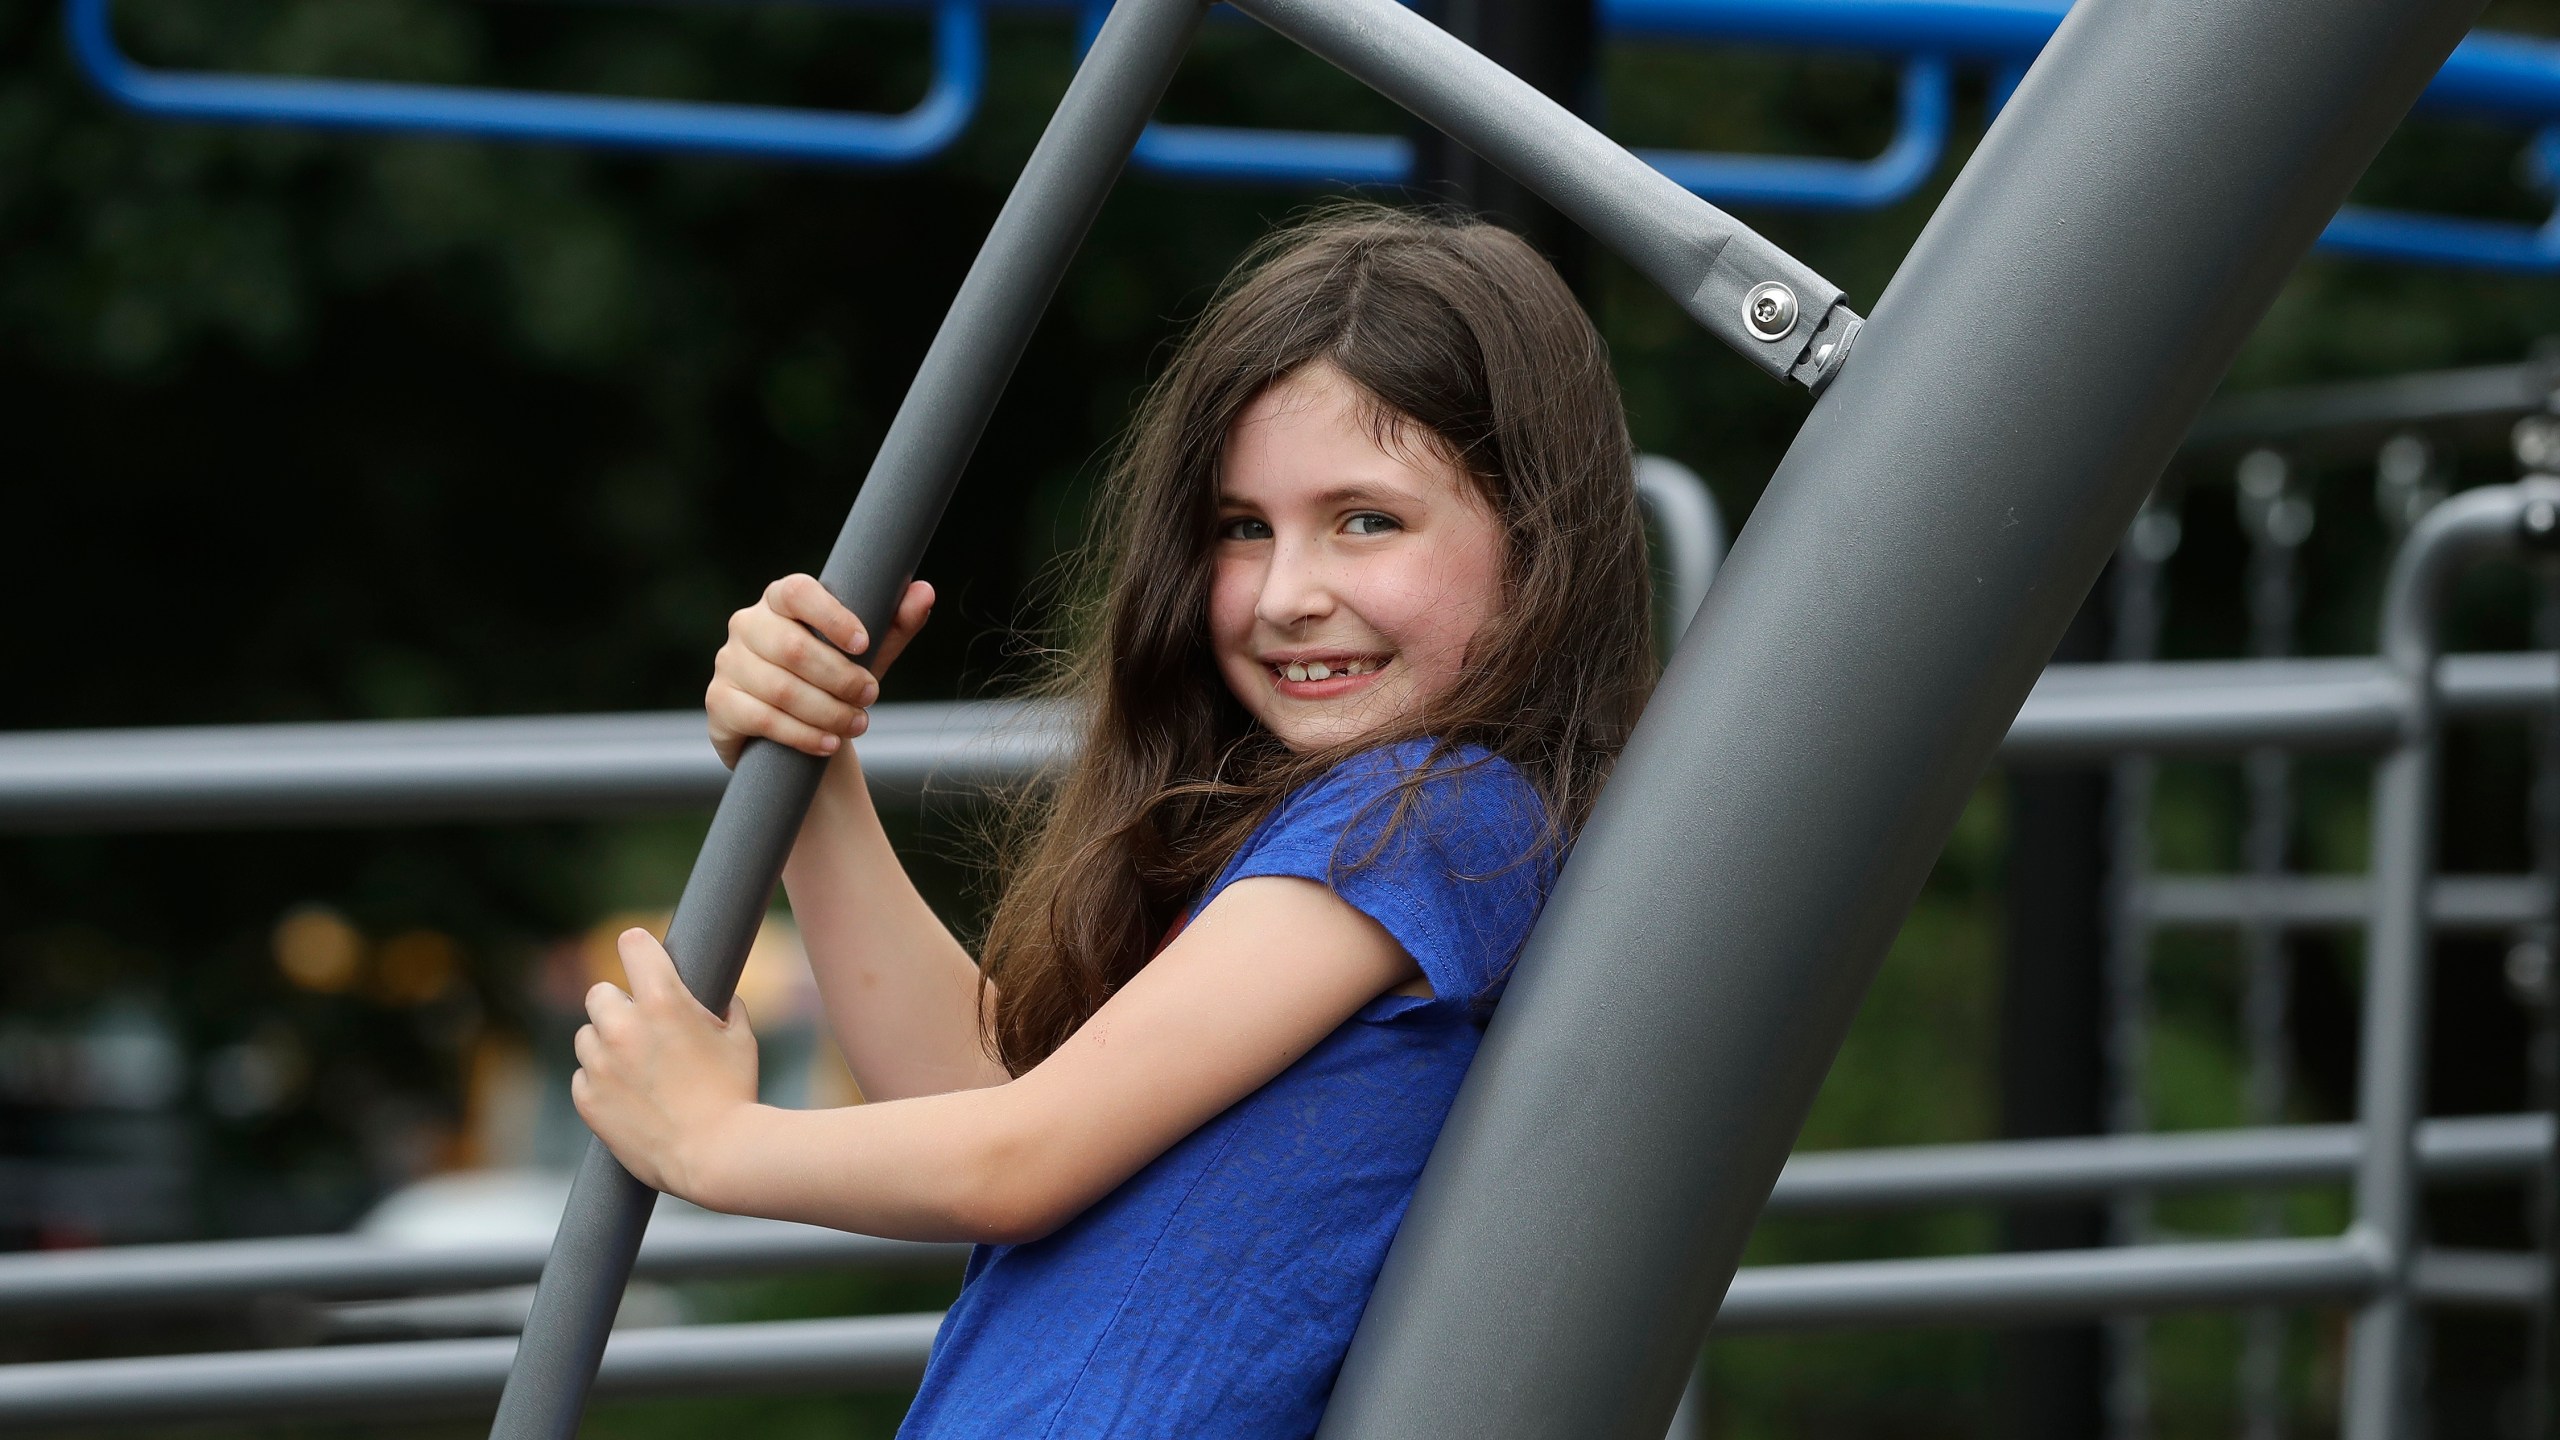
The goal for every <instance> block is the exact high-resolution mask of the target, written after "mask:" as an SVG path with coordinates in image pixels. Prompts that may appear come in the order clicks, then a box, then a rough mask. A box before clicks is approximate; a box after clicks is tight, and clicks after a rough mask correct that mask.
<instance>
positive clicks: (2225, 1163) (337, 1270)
mask: <svg viewBox="0 0 2560 1440" xmlns="http://www.w3.org/2000/svg"><path fill="white" fill-rule="evenodd" d="M2551 1145H2552V1122H2551V1117H2550V1116H2548V1115H2540V1114H2529V1115H2491V1116H2473V1117H2465V1118H2461V1119H2446V1120H2432V1121H2429V1122H2427V1124H2426V1125H2425V1126H2424V1127H2423V1128H2422V1129H2421V1130H2420V1131H2419V1134H2418V1155H2419V1161H2420V1163H2421V1165H2422V1166H2423V1167H2424V1169H2425V1171H2426V1174H2427V1177H2428V1178H2429V1179H2430V1180H2432V1181H2435V1182H2437V1183H2440V1184H2462V1183H2479V1182H2485V1181H2501V1180H2515V1179H2520V1178H2523V1177H2526V1176H2530V1175H2532V1174H2534V1173H2536V1172H2537V1171H2538V1170H2539V1169H2540V1167H2541V1166H2542V1165H2543V1164H2544V1163H2545V1162H2546V1161H2547V1159H2548V1157H2549V1155H2550V1153H2551ZM2360 1153H2361V1151H2360V1140H2359V1137H2358V1135H2357V1132H2356V1130H2355V1128H2354V1127H2353V1126H2349V1125H2301V1126H2286V1127H2282V1128H2276V1129H2264V1130H2222V1131H2209V1132H2202V1133H2192V1134H2166V1135H2116V1136H2097V1137H2091V1138H2087V1139H2061V1140H2026V1141H2011V1142H2004V1143H1998V1144H1979V1145H1913V1146H1900V1147H1895V1148H1891V1149H1881V1150H1854V1151H1828V1152H1822V1151H1817V1152H1812V1153H1807V1154H1801V1155H1798V1156H1796V1157H1795V1158H1794V1159H1792V1160H1790V1161H1789V1162H1787V1168H1786V1170H1785V1172H1784V1173H1783V1174H1782V1175H1781V1176H1780V1177H1779V1179H1778V1188H1777V1191H1776V1193H1775V1194H1773V1195H1772V1196H1771V1197H1770V1201H1769V1213H1771V1214H1773V1215H1826V1214H1845V1213H1853V1212H1867V1211H1878V1210H1893V1209H1910V1208H1917V1207H1925V1206H1954V1205H2003V1204H2018V1203H2028V1202H2041V1201H2050V1200H2070V1199H2080V1198H2086V1197H2090V1196H2100V1195H2110V1194H2119V1193H2124V1192H2127V1191H2136V1190H2150V1191H2165V1190H2204V1189H2217V1188H2240V1187H2247V1186H2294V1185H2314V1184H2336V1183H2341V1182H2343V1181H2345V1180H2346V1179H2347V1178H2348V1177H2349V1176H2350V1175H2351V1174H2352V1173H2353V1172H2354V1169H2355V1163H2356V1160H2357V1157H2358V1155H2359V1154H2360ZM966 1248H967V1247H965V1246H959V1245H919V1244H911V1243H908V1242H905V1241H898V1240H879V1239H874V1238H872V1237H870V1236H866V1235H851V1234H847V1233H845V1232H843V1231H838V1230H828V1229H825V1228H823V1227H819V1226H814V1225H791V1224H785V1223H783V1222H780V1221H771V1220H736V1219H728V1218H720V1219H713V1220H703V1219H690V1220H687V1221H685V1222H683V1223H663V1224H661V1225H659V1226H656V1227H653V1228H652V1229H651V1230H650V1233H649V1238H648V1239H647V1240H646V1241H644V1242H643V1243H642V1245H641V1248H640V1261H639V1265H638V1267H637V1269H638V1273H640V1274H644V1275H649V1276H653V1277H656V1278H659V1279H674V1278H681V1277H688V1276H692V1277H702V1276H713V1275H725V1276H739V1275H752V1274H775V1273H795V1272H801V1271H810V1270H844V1269H871V1268H884V1267H952V1268H956V1267H957V1266H958V1265H959V1263H960V1261H961V1259H962V1257H963V1255H964V1254H965V1253H966ZM545 1249H546V1246H545V1243H544V1242H543V1240H542V1237H539V1236H535V1237H528V1238H524V1239H512V1240H492V1241H479V1242H474V1243H471V1244H466V1245H432V1246H430V1245H420V1244H399V1243H394V1242H390V1241H384V1240H378V1239H373V1238H370V1237H367V1236H362V1235H316V1236H297V1237H292V1238H286V1239H273V1240H232V1241H213V1242H204V1243H195V1244H185V1245H130V1246H117V1247H111V1248H105V1249H97V1250H58V1251H42V1252H31V1253H25V1254H17V1255H0V1319H16V1320H30V1319H51V1318H53V1317H56V1316H64V1315H74V1314H100V1313H106V1312H113V1311H120V1310H143V1309H178V1308H190V1307H195V1306H204V1305H223V1304H237V1303H239V1302H241V1301H244V1300H247V1299H251V1298H254V1297H258V1296H264V1295H301V1296H309V1297H315V1298H321V1297H346V1296H359V1295H364V1296H372V1295H392V1294H405V1293H413V1292H425V1291H437V1290H464V1289H474V1288H479V1287H483V1286H497V1285H513V1284H521V1283H523V1282H525V1281H528V1280H531V1279H532V1278H533V1277H534V1276H535V1274H536V1273H538V1272H539V1271H540V1270H541V1268H542V1259H543V1255H544V1252H545ZM0 1373H5V1372H0Z"/></svg>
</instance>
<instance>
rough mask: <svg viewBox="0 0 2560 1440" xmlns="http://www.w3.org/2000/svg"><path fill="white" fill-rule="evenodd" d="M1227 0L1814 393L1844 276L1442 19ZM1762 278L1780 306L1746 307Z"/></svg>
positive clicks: (1828, 365)
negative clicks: (1478, 159) (1671, 173)
mask: <svg viewBox="0 0 2560 1440" xmlns="http://www.w3.org/2000/svg"><path fill="white" fill-rule="evenodd" d="M1234 3H1235V7H1236V8H1237V9H1239V10H1241V11H1243V12H1244V13H1245V14H1247V15H1250V16H1252V17H1253V18H1254V19H1256V20H1259V21H1261V22H1262V23H1263V24H1265V25H1268V26H1270V27H1271V28H1272V29H1274V30H1276V31H1278V32H1280V33H1281V34H1283V35H1286V36H1288V37H1289V38H1290V39H1292V40H1295V41H1297V42H1298V43H1299V44H1300V45H1303V46H1305V47H1306V48H1307V49H1308V50H1310V51H1313V52H1314V53H1315V54H1316V55H1318V56H1320V57H1322V58H1323V59H1326V60H1329V61H1331V62H1332V63H1333V64H1335V65H1337V66H1339V67H1341V69H1342V70H1343V71H1344V72H1346V73H1348V74H1350V75H1351V76H1353V77H1354V78H1356V79H1359V80H1361V81H1363V82H1365V83H1366V84H1367V85H1368V86H1369V87H1370V88H1371V89H1374V90H1376V91H1377V92H1378V93H1379V94H1381V95H1384V96H1385V97H1386V98H1388V99H1389V100H1392V101H1394V102H1396V103H1397V104H1399V105H1402V106H1403V107H1405V108H1406V109H1407V110H1410V111H1412V112H1413V113H1414V115H1416V116H1417V117H1419V118H1420V119H1422V120H1424V121H1426V122H1427V123H1429V124H1432V125H1436V126H1438V127H1439V128H1440V129H1442V130H1444V131H1446V132H1448V134H1449V137H1450V138H1451V139H1453V140H1456V141H1457V142H1458V143H1460V144H1462V145H1464V146H1466V147H1467V148H1468V149H1469V150H1472V151H1474V152H1475V153H1476V154H1478V155H1481V156H1483V157H1484V158H1485V159H1486V160H1487V161H1488V162H1490V163H1492V164H1494V165H1496V166H1498V167H1500V168H1501V169H1502V170H1504V171H1506V172H1507V173H1509V174H1510V175H1511V177H1512V178H1513V179H1515V180H1518V181H1519V182H1520V183H1521V184H1523V185H1526V186H1527V187H1529V189H1531V190H1532V191H1534V192H1536V193H1537V195H1538V196H1539V198H1541V199H1543V200H1545V201H1546V202H1547V203H1548V204H1550V205H1553V206H1555V207H1556V208H1557V209H1558V210H1560V211H1562V212H1564V214H1565V215H1566V216H1568V217H1570V218H1571V219H1572V220H1573V221H1574V222H1575V223H1576V224H1578V225H1580V226H1582V227H1583V228H1584V229H1585V230H1588V231H1590V232H1591V234H1592V236H1593V237H1594V238H1596V239H1598V240H1599V241H1600V242H1601V243H1603V244H1605V245H1608V246H1609V247H1610V248H1611V249H1614V250H1616V251H1617V252H1618V254H1619V255H1620V256H1622V257H1623V258H1625V260H1626V261H1627V262H1628V263H1629V264H1631V265H1633V266H1634V267H1635V268H1636V269H1637V270H1639V271H1641V272H1643V273H1644V274H1645V275H1646V276H1647V277H1648V278H1650V279H1651V280H1652V281H1653V282H1654V283H1655V284H1657V285H1660V286H1661V287H1662V288H1663V291H1664V293H1666V294H1668V295H1669V296H1670V297H1671V298H1672V300H1673V301H1674V302H1676V303H1677V304H1679V305H1680V306H1681V308H1683V309H1684V310H1686V311H1688V312H1689V316H1690V318H1691V319H1693V320H1695V321H1697V322H1698V324H1699V325H1701V326H1702V327H1704V328H1705V329H1706V331H1707V332H1708V333H1709V334H1711V335H1713V336H1715V337H1716V338H1717V339H1719V340H1721V341H1723V342H1724V343H1725V344H1726V345H1727V346H1728V347H1730V348H1731V349H1732V350H1733V351H1734V353H1736V354H1738V355H1740V356H1742V357H1743V358H1744V359H1746V360H1749V361H1750V362H1751V363H1752V364H1754V365H1757V366H1759V367H1760V368H1761V369H1762V370H1765V371H1767V372H1768V373H1769V374H1771V375H1775V376H1779V377H1781V378H1786V379H1793V380H1796V381H1798V382H1800V383H1802V384H1803V385H1805V386H1806V387H1808V388H1810V389H1813V390H1816V391H1819V390H1821V389H1822V387H1823V386H1825V385H1826V384H1828V383H1829V382H1830V379H1831V377H1832V376H1833V375H1834V374H1836V373H1838V370H1839V366H1840V363H1841V361H1842V360H1843V359H1844V358H1846V356H1847V355H1848V352H1849V345H1850V342H1851V340H1852V339H1853V338H1854V337H1855V335H1856V333H1857V329H1858V326H1859V324H1860V323H1861V322H1860V320H1859V318H1858V315H1857V312H1856V311H1854V310H1851V309H1850V308H1849V307H1848V305H1847V304H1846V303H1845V301H1844V299H1843V297H1842V295H1841V292H1840V287H1838V286H1836V285H1834V284H1832V283H1831V282H1830V281H1828V280H1825V279H1823V278H1822V277H1821V276H1820V275H1817V274H1815V273H1814V271H1813V270H1812V268H1811V267H1809V266H1807V265H1805V264H1804V263H1803V262H1801V261H1799V260H1797V259H1796V258H1795V257H1794V256H1792V255H1789V254H1788V253H1787V252H1786V251H1784V250H1782V249H1779V248H1778V247H1777V246H1775V245H1772V244H1770V243H1769V242H1768V241H1767V240H1765V239H1763V238H1762V237H1761V236H1759V235H1758V234H1756V233H1754V232H1753V231H1752V230H1751V229H1750V228H1749V227H1748V226H1745V225H1744V224H1742V222H1740V221H1738V220H1736V219H1734V218H1733V217H1732V216H1730V215H1727V214H1726V213H1724V212H1723V211H1722V210H1719V209H1717V208H1716V207H1715V206H1713V205H1710V204H1708V203H1707V202H1706V201H1704V200H1701V199H1699V198H1698V197H1697V196H1695V195H1692V194H1690V193H1689V192H1688V191H1686V190H1683V189H1681V188H1680V187H1679V186H1678V185H1675V184H1673V183H1672V182H1671V181H1670V180H1668V179H1666V178H1664V176H1663V175H1662V174H1661V173H1660V172H1659V171H1657V170H1655V169H1653V167H1651V166H1649V165H1647V164H1645V163H1644V162H1643V161H1642V160H1639V159H1637V158H1636V157H1635V156H1634V155H1632V154H1630V153H1628V152H1627V151H1626V150H1625V149H1624V148H1623V147H1621V146H1620V145H1618V144H1617V142H1615V141H1613V140H1611V139H1610V138H1609V137H1607V136H1606V135H1603V134H1601V133H1600V132H1599V131H1598V130H1595V129H1593V128H1592V127H1591V125H1590V124H1589V122H1587V121H1585V120H1583V119H1582V117H1580V116H1578V115H1576V114H1574V113H1573V112H1572V111H1570V110H1567V109H1566V108H1564V107H1563V106H1562V105H1560V104H1557V103H1556V102H1555V101H1554V100H1551V99H1549V98H1548V97H1547V96H1545V95H1542V94H1540V93H1539V92H1538V89H1537V87H1535V86H1533V85H1531V84H1530V83H1529V82H1527V81H1525V80H1523V79H1521V78H1520V77H1518V76H1516V75H1514V74H1512V73H1511V72H1509V71H1507V70H1505V69H1503V68H1502V67H1501V66H1499V65H1496V64H1494V63H1493V62H1492V61H1490V60H1488V59H1486V58H1485V57H1484V56H1482V55H1479V54H1477V53H1476V52H1475V51H1473V50H1470V49H1468V48H1467V47H1466V46H1465V45H1464V44H1463V43H1461V42H1460V41H1459V40H1458V39H1457V38H1456V37H1454V36H1452V35H1450V34H1449V33H1448V32H1447V31H1445V30H1442V29H1440V28H1439V27H1437V26H1435V25H1433V24H1432V23H1431V22H1430V21H1428V20H1425V19H1423V18H1422V17H1421V16H1419V15H1416V14H1414V13H1413V12H1412V11H1410V10H1407V9H1405V8H1404V7H1403V6H1402V5H1399V4H1397V3H1396V0H1234ZM1771 285H1775V286H1779V287H1782V293H1783V294H1784V296H1785V303H1784V306H1783V307H1782V308H1783V314H1781V310H1780V308H1771V309H1768V310H1766V311H1764V312H1762V314H1763V316H1764V317H1765V319H1755V318H1754V316H1753V314H1752V313H1750V312H1752V311H1753V310H1754V308H1755V307H1756V306H1758V305H1759V303H1760V301H1761V299H1762V298H1763V297H1764V296H1766V295H1768V294H1769V293H1771V292H1768V291H1766V290H1765V289H1764V287H1767V286H1771ZM1781 321H1782V322H1783V323H1781ZM1664 1417H1665V1419H1668V1418H1669V1412H1668V1411H1665V1412H1664ZM1656 1434H1657V1435H1658V1434H1659V1427H1656Z"/></svg>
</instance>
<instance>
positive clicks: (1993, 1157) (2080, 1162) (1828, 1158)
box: [1768, 1114, 2552, 1215]
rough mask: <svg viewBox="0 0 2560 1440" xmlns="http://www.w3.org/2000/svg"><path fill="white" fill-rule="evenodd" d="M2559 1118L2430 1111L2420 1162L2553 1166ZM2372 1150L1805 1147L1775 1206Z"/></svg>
mask: <svg viewBox="0 0 2560 1440" xmlns="http://www.w3.org/2000/svg"><path fill="white" fill-rule="evenodd" d="M2551 1144H2552V1121H2551V1117H2550V1116H2548V1115H2542V1114H2526V1115H2482V1116H2466V1117H2463V1118H2459V1119H2445V1120H2430V1121H2427V1122H2426V1123H2425V1124H2424V1125H2422V1126H2420V1127H2419V1129H2418V1161H2419V1164H2420V1165H2421V1166H2422V1167H2423V1169H2424V1170H2425V1173H2426V1176H2427V1178H2428V1179H2429V1180H2431V1181H2434V1182H2436V1183H2439V1184H2450V1183H2476V1182H2481V1181H2491V1180H2508V1179H2519V1178H2522V1177H2525V1176H2529V1175H2532V1174H2535V1173H2536V1172H2538V1171H2539V1170H2540V1169H2541V1168H2542V1167H2543V1166H2544V1165H2545V1164H2547V1163H2549V1159H2550V1155H2551ZM2363 1153H2364V1143H2363V1139H2362V1137H2361V1135H2360V1133H2359V1132H2358V1130H2357V1128H2356V1127H2355V1126H2353V1125H2284V1126H2272V1127H2268V1128H2264V1129H2247V1130H2206V1131H2191V1132H2185V1133H2178V1132H2171V1133H2166V1134H2139V1135H2100V1136H2089V1137H2070V1138H2065V1139H2058V1140H2006V1141H1997V1142H1987V1143H1983V1144H1973V1145H1910V1146H1896V1147H1893V1148H1889V1149H1878V1150H1838V1151H1812V1152H1800V1153H1798V1154H1797V1155H1795V1156H1794V1157H1793V1158H1791V1159H1789V1160H1788V1161H1787V1166H1786V1169H1785V1170H1783V1171H1781V1172H1780V1173H1779V1176H1778V1186H1777V1189H1776V1190H1775V1191H1774V1192H1772V1193H1771V1195H1770V1196H1769V1208H1768V1213H1769V1214H1772V1215H1819V1214H1840V1213H1846V1212H1852V1211H1874V1210H1885V1209H1910V1208H1917V1207H1922V1206H1930V1205H2003V1204H2021V1203H2031V1202H2041V1201H2049V1200H2077V1199H2086V1198H2091V1197H2095V1196H2102V1195H2117V1194H2126V1193H2132V1192H2141V1191H2166V1190H2212V1189H2240V1188H2247V1187H2276V1186H2295V1185H2320V1184H2338V1183H2343V1182H2344V1181H2346V1180H2347V1179H2348V1178H2350V1177H2351V1176H2352V1175H2353V1174H2354V1173H2355V1166H2356V1161H2357V1159H2358V1158H2359V1157H2360V1156H2361V1155H2362V1154H2363Z"/></svg>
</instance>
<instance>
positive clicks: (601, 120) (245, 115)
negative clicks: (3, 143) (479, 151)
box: [63, 0, 987, 165]
mask: <svg viewBox="0 0 2560 1440" xmlns="http://www.w3.org/2000/svg"><path fill="white" fill-rule="evenodd" d="M110 3H111V0H66V4H65V7H64V11H63V26H64V29H65V30H66V32H68V35H69V37H70V42H71V54H72V57H73V59H74V61H75V62H76V63H77V64H78V65H79V67H80V70H81V72H82V73H83V74H85V75H87V76H88V77H89V79H90V81H91V83H93V84H95V85H96V86H97V87H98V89H99V90H101V91H103V92H105V94H106V95H107V96H109V97H110V98H112V99H114V100H115V101H117V102H118V103H120V104H123V105H125V106H128V107H130V108H132V109H135V110H138V111H141V112H142V113H144V114H146V115H158V116H164V117H168V118H171V119H181V120H228V121H245V122H250V123H255V124H275V125H314V126H321V127H324V128H330V129H344V130H394V131H409V132H415V133H422V134H439V135H471V136H480V137H485V138H490V139H500V140H531V141H557V142H565V143H569V144H579V145H601V146H611V147H615V148H623V149H652V150H691V151H707V152H713V153H722V154H737V155H772V156H782V157H786V158H790V159H798V160H819V161H830V162H835V163H839V164H856V165H885V164H901V163H908V162H913V161H918V160H923V159H927V158H929V157H931V156H933V155H935V154H937V153H939V152H940V151H942V150H943V149H945V148H946V147H948V146H949V145H950V144H951V142H952V141H953V140H955V139H957V138H958V137H959V135H960V132H961V131H962V130H963V129H965V128H966V127H967V126H968V123H969V117H970V115H971V114H972V112H974V111H975V110H976V109H977V106H978V95H979V92H980V91H981V90H982V89H983V88H984V84H985V79H986V68H987V67H986V41H985V37H984V34H983V31H982V29H981V25H980V21H979V15H978V7H977V3H976V0H938V3H937V4H936V5H935V6H934V77H933V85H932V87H931V88H930V89H928V90H927V91H926V92H925V97H924V99H923V100H922V101H920V102H918V103H917V105H916V107H915V108H914V109H912V110H909V111H907V112H906V113H904V114H901V115H860V114H830V113H827V112H825V111H819V110H794V109H785V108H782V107H778V106H768V105H727V104H708V103H701V102H694V101H683V100H639V99H629V98H623V97H616V96H605V95H563V94H555V93H547V92H543V91H527V90H489V89H477V88H470V87H464V86H451V85H415V84H406V83H398V82H392V81H383V80H317V79H308V78H304V77H299V76H264V75H226V74H209V73H201V72H193V71H168V70H153V69H150V68H147V67H145V66H142V65H138V64H135V63H134V61H133V60H132V59H131V58H130V57H128V56H127V55H126V54H125V53H124V52H123V51H122V50H121V49H119V48H117V45H116V41H115V31H114V25H113V17H112V13H111V9H110Z"/></svg>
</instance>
